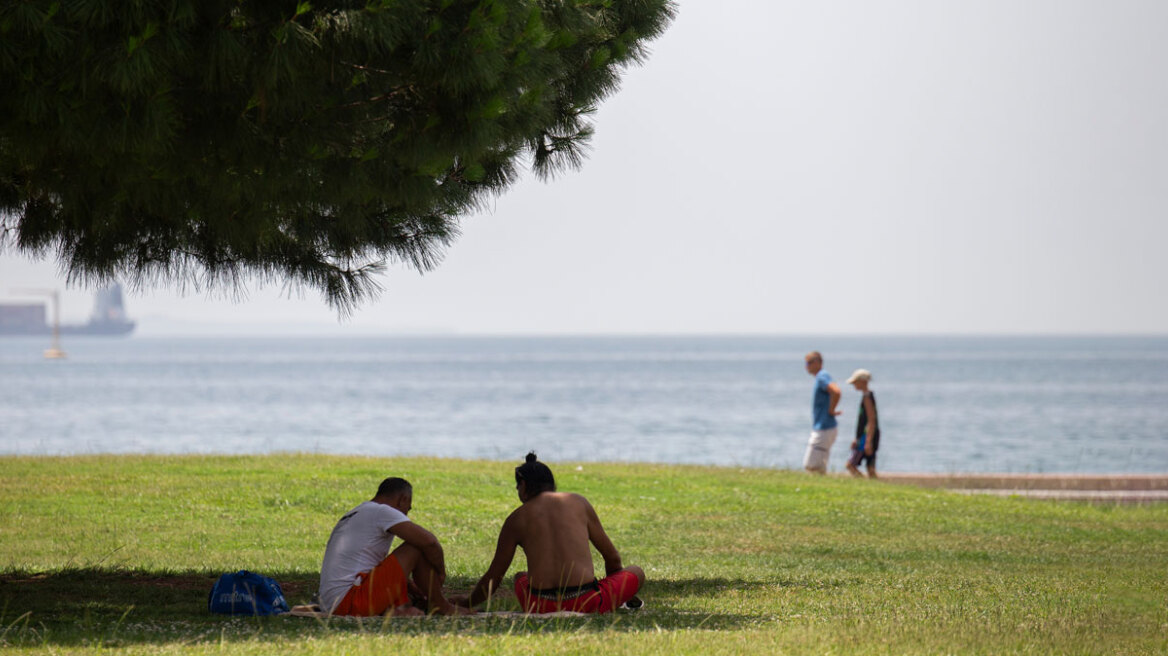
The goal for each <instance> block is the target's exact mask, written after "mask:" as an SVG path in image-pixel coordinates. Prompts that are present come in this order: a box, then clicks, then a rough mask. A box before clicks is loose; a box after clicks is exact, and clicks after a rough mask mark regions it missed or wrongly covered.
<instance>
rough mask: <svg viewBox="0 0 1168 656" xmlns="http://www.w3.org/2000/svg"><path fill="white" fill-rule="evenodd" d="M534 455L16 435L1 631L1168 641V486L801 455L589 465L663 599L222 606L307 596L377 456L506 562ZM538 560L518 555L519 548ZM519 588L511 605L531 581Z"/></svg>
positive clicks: (404, 642)
mask: <svg viewBox="0 0 1168 656" xmlns="http://www.w3.org/2000/svg"><path fill="white" fill-rule="evenodd" d="M513 467H514V463H492V462H469V461H455V460H434V459H365V458H337V457H325V456H305V455H276V456H266V457H193V456H192V457H138V456H133V457H85V458H0V646H2V647H3V649H4V650H5V652H6V653H7V652H11V653H13V654H24V653H30V654H47V653H75V652H77V653H87V654H96V653H98V652H102V653H118V654H122V653H125V654H131V653H159V652H163V653H171V652H173V653H203V652H217V653H221V652H225V653H229V654H253V653H255V654H270V653H281V654H285V653H287V654H301V653H303V654H312V653H321V654H336V653H346V654H348V653H352V654H385V653H401V654H427V653H438V652H440V653H443V654H462V653H476V654H478V653H487V654H504V653H505V654H559V653H572V654H576V653H595V654H626V653H627V654H634V653H635V654H646V653H658V652H669V653H683V654H702V655H705V654H712V653H768V654H769V653H815V654H833V653H840V654H869V653H877V654H885V653H887V654H901V653H926V654H934V653H985V654H989V653H1058V654H1066V653H1089V654H1096V653H1098V654H1138V653H1160V654H1162V653H1168V607H1166V606H1168V604H1166V600H1168V505H1163V504H1162V505H1155V506H1108V505H1090V504H1082V503H1067V502H1050V501H1031V500H1023V499H1009V498H991V497H966V496H962V495H958V494H953V493H948V492H944V491H938V490H923V489H916V488H909V487H898V486H893V485H886V484H882V483H870V482H867V481H856V480H850V479H843V478H812V477H809V476H806V475H803V474H801V473H795V472H784V471H772V470H759V469H737V468H703V467H679V466H658V465H643V464H638V465H624V464H621V465H616V464H591V463H585V464H583V465H580V467H579V468H577V466H576V465H575V464H572V465H569V464H560V465H557V466H555V467H553V469H554V471H555V472H556V474H557V478H558V483H559V486H560V489H562V490H570V491H576V492H581V493H583V494H584V495H586V496H588V497H589V498H590V499H591V500H592V502H593V505H595V506H596V508H597V510H598V511H599V513H600V516H601V519H602V520H603V521H604V522H605V525H606V528H607V530H608V531H609V534H610V535H611V536H612V538H613V540H614V542H615V543H616V545H617V547H618V548H619V549H620V550H621V553H622V555H623V556H624V558H625V562H626V563H629V564H638V565H641V566H643V567H644V568H645V571H646V572H647V574H648V576H649V583H648V584H647V586H646V588H645V589H644V591H643V594H642V597H643V598H644V599H645V600H646V607H645V608H644V609H643V610H642V611H639V612H637V613H620V614H616V615H610V616H603V617H596V618H566V619H552V620H511V619H502V618H492V619H477V620H468V619H461V620H452V619H444V618H432V619H425V620H394V621H388V622H385V621H381V620H371V621H364V622H356V621H352V620H334V621H331V622H318V621H313V620H304V619H295V618H258V619H257V618H227V617H220V616H212V615H210V614H208V613H207V612H206V610H205V608H206V597H207V593H208V591H209V590H210V587H211V584H212V583H213V581H214V579H215V577H217V576H218V574H220V573H222V572H226V571H234V570H237V569H250V570H253V571H258V572H261V573H264V574H268V575H271V576H274V577H276V578H277V579H278V580H279V581H280V582H281V583H282V584H283V585H284V588H285V591H286V593H287V595H288V597H289V599H290V601H292V602H293V603H301V602H307V601H308V599H309V598H310V596H311V594H312V592H313V591H314V590H315V586H316V575H317V569H318V567H319V564H320V557H321V554H322V552H323V549H324V542H325V540H326V539H327V537H328V533H329V531H330V530H331V529H332V526H333V523H334V522H335V521H336V519H337V518H338V517H339V516H340V515H341V514H342V513H343V512H344V511H345V510H348V509H349V508H351V507H352V506H354V505H356V504H357V503H359V502H360V501H362V500H365V499H367V498H368V497H370V496H371V494H372V491H373V489H375V487H376V485H377V483H378V482H380V480H381V479H382V478H384V477H385V476H389V475H401V476H405V477H406V478H408V479H410V480H411V481H412V482H413V483H414V487H415V498H414V510H413V512H412V513H411V516H412V517H413V519H414V520H415V521H417V522H418V523H420V524H422V525H423V526H426V527H427V528H430V529H431V530H433V531H434V532H435V533H436V534H437V535H438V536H439V538H441V539H442V541H443V544H444V546H445V549H446V553H447V563H448V566H449V568H450V577H451V583H452V584H453V585H455V586H462V587H467V586H469V585H470V584H472V583H473V582H474V581H475V580H476V579H477V577H478V576H479V575H481V574H482V572H483V570H484V569H485V568H486V565H487V563H488V561H489V560H490V557H491V554H492V552H493V548H494V542H495V538H496V536H497V531H498V527H499V525H500V523H501V521H502V519H503V518H504V517H505V516H506V514H507V513H508V512H509V511H510V510H511V509H512V508H514V506H515V505H516V503H517V500H516V499H515V492H514V485H513V482H512V479H511V470H512V468H513ZM522 565H523V561H522V557H520V558H517V562H516V563H515V565H514V567H513V570H517V569H519V568H520V567H522ZM503 603H504V604H508V603H509V604H511V605H512V606H513V605H514V601H513V600H511V601H509V602H507V601H505V602H503Z"/></svg>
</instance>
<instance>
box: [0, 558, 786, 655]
mask: <svg viewBox="0 0 1168 656" xmlns="http://www.w3.org/2000/svg"><path fill="white" fill-rule="evenodd" d="M268 574H270V575H271V576H272V577H273V578H275V579H276V580H277V581H279V582H280V585H281V587H282V588H283V590H284V594H285V596H286V597H287V599H288V601H289V603H290V604H294V605H295V604H302V603H308V601H309V600H310V599H311V597H312V595H313V593H314V592H315V590H316V586H317V583H318V579H317V575H316V574H313V573H304V572H269V573H268ZM218 576H219V574H218V573H209V572H198V571H173V572H165V571H128V570H107V569H97V568H93V569H71V570H63V571H58V572H53V573H35V572H27V571H19V570H10V571H6V572H2V573H0V644H7V645H10V646H37V645H58V646H78V645H104V646H110V647H112V646H118V645H127V644H131V645H132V644H168V643H174V642H182V643H185V644H208V643H213V642H222V641H228V642H231V641H243V640H253V639H256V638H257V637H263V638H265V639H266V638H272V637H280V638H287V639H296V638H297V637H321V636H322V635H327V634H329V633H334V632H335V633H343V634H348V633H374V632H375V633H395V634H439V635H441V634H458V635H500V634H508V633H515V632H517V631H519V632H528V633H540V632H556V631H573V632H578V631H597V632H599V631H637V630H649V629H657V628H660V629H666V630H672V629H692V628H704V629H727V630H729V629H738V628H743V627H747V626H757V625H760V624H766V623H770V622H773V621H775V620H774V618H773V617H769V616H759V615H757V614H750V613H735V612H701V611H695V610H690V609H692V608H693V607H694V606H699V607H701V606H703V605H704V606H709V607H711V608H713V607H716V606H718V604H717V603H711V602H713V601H714V600H715V599H716V597H717V596H718V595H719V594H724V593H725V591H727V590H738V591H753V590H759V589H762V588H775V587H782V586H784V585H785V584H784V583H783V582H781V581H748V580H742V579H726V578H693V579H674V580H664V581H650V582H649V583H648V584H647V586H646V589H645V590H644V591H643V594H642V595H641V596H642V598H643V599H644V600H645V602H646V604H645V607H644V608H643V609H641V610H638V611H631V612H630V611H618V612H616V613H612V614H607V615H601V616H589V617H557V618H538V617H524V616H510V617H499V616H495V617H478V618H457V619H456V618H441V617H434V618H423V619H408V618H399V619H385V618H362V619H356V618H330V619H328V620H318V619H309V618H294V617H290V616H279V617H250V616H234V617H232V616H225V615H213V614H211V613H210V612H208V610H207V597H208V595H209V593H210V590H211V586H212V585H213V584H214V583H215V580H216V579H217V578H218ZM474 583H475V581H474V580H472V579H469V578H466V577H452V578H451V579H450V580H449V581H448V586H449V587H450V588H451V589H456V590H466V589H468V588H469V587H470V586H471V585H473V584H474ZM695 602H696V603H695ZM687 607H688V608H687ZM493 610H518V605H517V604H516V602H515V598H514V595H512V594H509V593H502V594H500V595H497V598H496V600H493Z"/></svg>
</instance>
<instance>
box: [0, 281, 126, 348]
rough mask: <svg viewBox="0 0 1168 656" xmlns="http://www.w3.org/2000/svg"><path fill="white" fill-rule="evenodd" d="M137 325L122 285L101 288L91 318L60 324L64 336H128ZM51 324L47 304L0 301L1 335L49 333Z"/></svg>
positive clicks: (51, 329) (51, 330) (51, 328)
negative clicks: (0, 302)
mask: <svg viewBox="0 0 1168 656" xmlns="http://www.w3.org/2000/svg"><path fill="white" fill-rule="evenodd" d="M135 325H137V324H136V323H135V322H133V321H131V320H130V319H129V318H128V317H127V316H126V307H125V303H124V302H123V301H122V286H121V285H117V284H115V285H113V286H111V287H107V288H105V289H102V290H99V291H98V292H97V296H96V298H95V299H94V302H93V313H92V314H91V315H90V316H89V321H88V322H86V323H82V324H61V327H60V332H61V334H62V335H101V336H118V335H128V334H130V332H132V331H133V330H134V326H135ZM52 332H53V327H52V325H51V324H50V323H49V322H48V321H46V311H45V304H44V303H4V304H0V335H48V334H50V333H52Z"/></svg>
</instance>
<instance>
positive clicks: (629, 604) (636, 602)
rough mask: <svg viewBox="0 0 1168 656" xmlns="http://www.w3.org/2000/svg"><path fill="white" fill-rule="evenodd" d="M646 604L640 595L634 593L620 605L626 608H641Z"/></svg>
mask: <svg viewBox="0 0 1168 656" xmlns="http://www.w3.org/2000/svg"><path fill="white" fill-rule="evenodd" d="M644 605H645V602H643V601H641V598H640V597H638V596H636V595H633V596H632V597H631V598H629V600H628V601H626V602H625V603H623V604H621V605H620V607H621V608H622V609H624V610H640V609H641V606H644Z"/></svg>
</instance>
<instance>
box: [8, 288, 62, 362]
mask: <svg viewBox="0 0 1168 656" xmlns="http://www.w3.org/2000/svg"><path fill="white" fill-rule="evenodd" d="M12 291H13V292H15V293H18V294H37V295H39V296H48V297H50V298H52V299H53V342H52V344H51V345H50V346H49V348H47V349H45V359H46V360H64V359H65V352H64V351H62V350H61V301H60V297H59V296H60V295H59V294H57V290H55V289H14V290H12Z"/></svg>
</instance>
